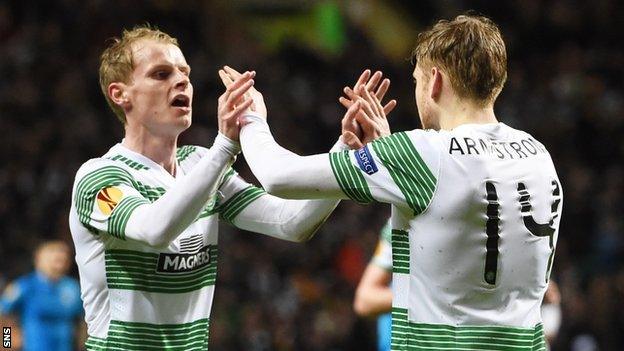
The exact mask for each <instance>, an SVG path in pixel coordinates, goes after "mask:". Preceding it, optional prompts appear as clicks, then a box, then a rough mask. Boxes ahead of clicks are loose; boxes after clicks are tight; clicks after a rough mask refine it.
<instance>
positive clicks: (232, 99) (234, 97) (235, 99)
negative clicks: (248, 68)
mask: <svg viewBox="0 0 624 351" xmlns="http://www.w3.org/2000/svg"><path fill="white" fill-rule="evenodd" d="M253 84H254V81H253V79H252V80H248V81H247V82H245V83H243V85H241V86H240V87H238V89H236V90H234V91H232V92H231V93H230V95H229V96H228V97H227V100H226V103H227V104H228V106H233V105H235V104H238V103H240V100H241V98H242V97H243V95H245V93H247V92H248V91H249V88H251V86H252V85H253ZM245 100H249V101H251V102H253V99H245Z"/></svg>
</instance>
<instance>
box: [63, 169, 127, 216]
mask: <svg viewBox="0 0 624 351" xmlns="http://www.w3.org/2000/svg"><path fill="white" fill-rule="evenodd" d="M132 182H133V180H132V176H131V175H130V173H128V172H127V171H126V170H124V169H122V168H119V167H116V166H106V167H102V168H100V169H97V170H95V171H92V172H89V173H88V174H86V175H85V176H84V177H82V179H81V180H80V181H79V182H78V184H77V185H76V195H75V198H74V203H75V204H76V211H77V212H78V219H79V220H80V222H81V223H82V224H84V225H85V226H88V227H89V226H90V225H91V223H90V220H91V214H92V213H93V207H94V204H95V201H96V196H97V193H98V192H99V191H100V190H102V189H104V188H107V187H111V186H116V185H120V184H124V185H128V186H132Z"/></svg>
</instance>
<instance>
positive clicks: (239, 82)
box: [225, 71, 256, 98]
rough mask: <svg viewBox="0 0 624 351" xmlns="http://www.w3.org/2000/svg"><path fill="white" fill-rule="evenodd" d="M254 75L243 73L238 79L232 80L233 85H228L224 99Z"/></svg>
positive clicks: (252, 73)
mask: <svg viewBox="0 0 624 351" xmlns="http://www.w3.org/2000/svg"><path fill="white" fill-rule="evenodd" d="M255 75H256V72H249V71H247V72H245V73H244V74H243V75H242V76H240V77H239V78H238V79H236V80H234V83H232V84H230V86H229V87H227V89H226V91H225V94H226V98H228V97H229V95H230V94H232V92H233V91H235V90H236V89H238V88H240V87H241V86H242V85H243V84H245V83H247V82H248V81H249V80H251V79H252V78H253V77H254V76H255Z"/></svg>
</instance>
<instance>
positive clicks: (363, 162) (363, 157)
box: [355, 145, 379, 175]
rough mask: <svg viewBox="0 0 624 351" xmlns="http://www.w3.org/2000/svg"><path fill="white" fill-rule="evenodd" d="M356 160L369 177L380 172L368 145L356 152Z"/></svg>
mask: <svg viewBox="0 0 624 351" xmlns="http://www.w3.org/2000/svg"><path fill="white" fill-rule="evenodd" d="M355 159H356V160H357V163H358V165H359V166H360V169H361V170H363V171H364V172H366V174H368V175H371V174H375V173H377V171H378V170H379V169H378V168H377V165H376V164H375V160H374V159H373V156H372V155H371V153H370V151H369V150H368V145H366V146H364V147H363V148H361V149H359V150H357V151H356V152H355Z"/></svg>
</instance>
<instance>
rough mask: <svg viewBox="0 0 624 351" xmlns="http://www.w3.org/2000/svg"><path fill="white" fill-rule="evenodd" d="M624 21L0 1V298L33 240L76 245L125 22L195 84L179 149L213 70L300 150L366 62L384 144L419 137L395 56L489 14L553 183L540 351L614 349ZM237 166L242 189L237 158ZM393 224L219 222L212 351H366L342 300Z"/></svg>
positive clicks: (570, 5) (600, 7)
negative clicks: (382, 114)
mask: <svg viewBox="0 0 624 351" xmlns="http://www.w3.org/2000/svg"><path fill="white" fill-rule="evenodd" d="M623 7H624V3H622V2H620V1H616V0H593V1H538V0H528V1H527V0H525V1H519V0H518V1H505V2H502V1H497V2H493V1H485V0H483V1H459V0H445V1H435V0H430V1H381V0H369V1H355V0H353V1H304V0H297V1H286V0H271V1H261V0H245V1H104V0H100V1H82V0H65V1H41V2H38V1H30V0H27V1H25V0H22V1H14V0H9V1H6V0H5V1H2V2H0V132H1V133H2V134H1V137H0V150H2V151H1V152H0V237H1V239H2V240H1V241H0V267H2V271H1V273H0V289H1V288H2V286H3V285H4V284H6V283H8V282H9V281H11V280H12V279H14V278H16V277H17V276H19V275H21V274H24V273H27V272H29V271H30V270H31V269H32V264H31V258H30V257H31V253H32V251H33V248H34V247H35V246H36V245H37V244H38V243H39V242H41V241H43V240H46V239H52V238H61V239H64V240H71V238H70V234H69V229H68V224H67V216H68V210H69V206H70V196H71V186H72V182H73V178H74V174H75V172H76V170H77V169H78V167H79V166H80V164H82V163H83V162H84V161H86V160H87V159H89V158H93V157H97V156H99V155H102V154H103V153H105V152H106V151H107V150H108V148H109V147H110V146H112V145H113V144H114V143H116V142H118V141H120V140H121V138H122V135H123V128H122V126H121V125H120V123H119V122H118V121H117V120H116V118H115V116H114V115H113V114H112V113H111V111H109V109H108V107H107V106H106V103H105V100H104V98H103V96H102V95H101V93H100V90H99V86H98V76H97V69H98V65H99V54H100V53H101V52H102V50H103V49H104V48H105V45H106V39H107V38H110V37H112V36H118V35H119V34H120V32H121V30H122V28H131V27H132V26H134V25H136V24H141V23H146V22H149V23H151V24H153V25H156V26H158V27H159V28H160V29H162V30H164V31H166V32H168V33H170V34H171V35H173V36H175V37H177V38H178V39H179V41H180V44H181V47H182V49H183V52H184V53H185V55H186V59H187V61H188V62H189V63H190V65H191V66H192V68H193V72H192V75H191V79H192V82H193V84H194V87H195V99H194V100H195V103H194V106H193V107H194V123H193V126H192V127H191V129H190V130H189V131H187V132H186V133H185V134H183V136H182V143H183V144H184V143H193V144H198V145H203V146H209V145H210V144H211V143H212V140H213V138H214V136H215V134H216V102H217V97H218V95H219V94H221V92H222V89H223V88H222V87H221V84H220V81H219V80H218V75H217V70H218V69H219V67H221V66H222V65H224V64H229V65H232V66H233V67H236V68H239V69H255V70H257V72H258V73H257V78H256V87H257V88H258V89H259V90H261V91H262V92H263V93H264V96H265V100H266V102H267V105H268V109H269V119H270V120H271V125H272V128H273V131H274V133H275V135H276V139H277V140H278V142H280V143H281V144H282V145H284V146H285V147H287V148H290V149H292V150H295V151H297V152H300V153H302V154H312V153H318V152H324V151H327V150H328V149H329V147H330V146H331V145H332V144H333V143H334V141H335V140H336V138H337V137H338V135H339V128H340V124H339V121H340V118H341V117H342V114H343V112H344V111H343V109H342V108H341V107H340V106H339V104H338V103H337V98H338V96H339V94H340V92H341V89H342V87H343V86H345V85H347V84H349V85H350V84H353V82H354V81H355V79H356V78H357V76H358V75H359V73H360V72H361V71H362V70H363V69H365V68H371V69H380V70H383V72H384V73H385V75H386V76H387V77H389V78H390V79H391V80H392V86H391V89H390V92H389V96H390V97H393V98H397V99H398V100H399V105H398V107H397V109H396V110H395V111H394V112H393V113H392V115H391V116H390V121H391V125H392V128H393V130H394V131H400V130H407V129H413V128H417V127H419V122H418V117H417V111H416V107H415V103H414V98H413V83H412V79H411V72H412V69H413V67H412V65H411V64H410V62H409V60H408V58H409V54H410V51H411V49H412V47H413V45H414V42H415V35H416V34H417V33H418V31H419V30H421V29H423V28H424V27H426V26H428V25H431V24H432V23H434V21H435V20H437V19H440V18H447V19H450V18H452V17H454V16H456V15H457V14H460V13H462V12H464V11H466V10H469V9H473V10H477V11H478V12H481V13H483V14H486V15H488V16H490V17H491V18H493V19H494V21H496V22H497V23H498V24H499V26H500V28H501V30H502V32H503V35H504V39H505V41H506V43H507V50H508V55H509V64H508V69H509V79H508V82H507V84H506V86H505V88H504V89H503V92H502V94H501V96H500V98H499V99H498V102H497V104H496V106H495V110H496V114H497V116H498V118H499V120H501V121H503V122H505V123H506V124H508V125H510V126H512V127H515V128H519V129H523V130H526V131H527V132H529V133H531V134H533V135H534V136H535V137H536V138H537V139H539V140H540V141H541V142H542V143H543V144H545V145H546V147H547V148H548V149H549V151H550V152H551V155H552V157H553V159H554V162H555V165H556V166H557V169H558V172H559V176H560V178H561V181H562V183H563V189H564V192H565V201H564V209H563V217H562V222H561V230H560V235H559V243H558V247H557V254H556V258H555V264H554V272H553V277H554V278H555V279H556V280H557V281H558V282H559V285H560V289H561V292H562V307H563V325H562V328H561V330H560V333H559V337H558V339H557V342H556V344H555V345H553V350H575V351H585V350H587V351H589V350H598V349H599V350H621V349H622V348H623V347H624V265H623V261H624V259H623V257H624V255H623V253H624V234H623V229H624V228H623V221H622V210H623V208H622V207H623V190H624V189H623V180H624V177H623V176H624V170H623V166H622V160H623V154H624V140H623V138H622V136H624V133H623V129H624V95H623V84H622V83H623V79H624V49H623V48H624V45H623V44H622V43H623V42H624V41H623V39H624V30H622V27H621V24H617V20H618V18H620V19H621V18H624V8H623ZM235 168H236V169H237V170H238V171H239V172H240V174H241V175H242V176H243V177H245V178H246V179H249V180H252V179H253V177H252V176H251V174H250V173H249V171H248V169H247V167H246V165H245V163H244V162H243V160H242V158H241V159H240V160H239V162H238V163H237V165H236V167H235ZM388 214H389V209H388V208H387V207H386V206H382V205H372V206H368V207H363V206H359V205H355V204H353V203H350V202H346V201H345V202H344V203H343V204H341V205H340V207H339V208H338V210H337V211H336V212H335V214H334V215H333V216H332V217H331V218H330V219H329V221H328V222H327V223H326V224H325V226H324V227H322V229H321V230H320V231H319V232H318V233H317V234H316V237H315V238H314V239H313V240H312V241H310V242H308V243H305V244H291V243H286V242H280V241H278V240H275V239H271V238H266V237H263V236H260V235H255V234H251V233H245V232H241V231H240V230H237V229H235V228H231V227H227V226H223V227H222V231H221V234H220V239H219V240H220V247H221V255H220V262H219V272H218V278H217V290H216V291H217V293H216V297H215V300H214V304H213V312H212V320H211V335H210V345H211V350H252V351H255V350H258V351H259V350H373V349H374V346H373V345H374V338H375V336H374V321H372V320H364V319H359V318H357V317H356V316H355V315H354V313H353V311H352V308H351V304H352V298H353V292H354V288H355V286H356V284H357V281H358V279H359V277H360V274H361V273H362V271H363V269H364V267H365V265H366V264H367V262H368V259H369V258H370V256H371V254H372V251H373V248H374V245H375V243H376V240H377V233H378V230H379V229H380V228H381V226H382V225H383V223H384V221H385V219H386V218H387V216H388ZM72 274H74V275H76V270H75V268H74V269H73V273H72ZM592 345H593V346H592ZM594 346H595V348H594Z"/></svg>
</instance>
